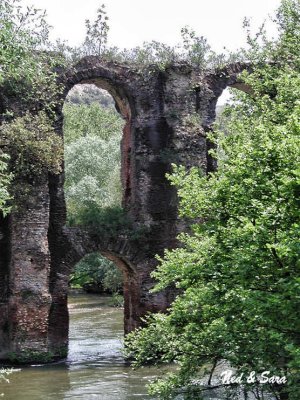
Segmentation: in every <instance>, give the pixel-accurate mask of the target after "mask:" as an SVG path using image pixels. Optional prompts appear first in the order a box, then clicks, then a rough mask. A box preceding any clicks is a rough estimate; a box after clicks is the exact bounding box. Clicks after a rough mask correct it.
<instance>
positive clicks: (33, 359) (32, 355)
mask: <svg viewBox="0 0 300 400" xmlns="http://www.w3.org/2000/svg"><path fill="white" fill-rule="evenodd" d="M8 357H9V360H10V361H11V362H12V363H14V364H20V365H22V364H28V363H43V364H44V363H49V362H51V361H53V359H54V358H55V355H54V353H52V352H51V351H43V352H42V351H38V350H23V351H22V352H21V353H15V352H10V353H9V355H8Z"/></svg>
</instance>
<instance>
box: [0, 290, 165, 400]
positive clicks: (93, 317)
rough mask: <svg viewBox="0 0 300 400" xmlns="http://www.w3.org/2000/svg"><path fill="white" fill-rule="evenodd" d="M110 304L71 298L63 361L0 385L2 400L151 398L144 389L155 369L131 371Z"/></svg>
mask: <svg viewBox="0 0 300 400" xmlns="http://www.w3.org/2000/svg"><path fill="white" fill-rule="evenodd" d="M108 301H109V299H108V298H106V297H99V296H93V295H76V296H70V299H69V308H70V346H69V356H68V359H67V361H66V362H64V363H58V364H54V365H48V366H35V367H28V368H22V370H21V371H20V372H18V373H15V374H13V375H11V379H10V381H11V383H10V384H1V389H0V393H1V392H4V394H5V396H4V400H41V399H42V400H44V399H45V400H65V399H80V400H92V399H93V400H94V399H99V400H100V399H101V400H102V399H103V400H134V399H150V397H149V396H148V395H147V390H146V387H145V385H146V384H147V383H148V382H149V380H150V379H152V378H153V377H155V376H157V374H158V373H157V369H154V368H152V369H151V368H143V369H140V370H138V371H133V370H132V369H131V368H130V367H129V366H128V365H127V364H125V362H124V360H123V357H122V353H121V348H122V339H123V310H120V309H116V308H112V307H109V306H108V305H107V304H108Z"/></svg>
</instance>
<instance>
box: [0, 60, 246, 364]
mask: <svg viewBox="0 0 300 400" xmlns="http://www.w3.org/2000/svg"><path fill="white" fill-rule="evenodd" d="M244 68H245V65H242V64H234V65H230V66H228V67H226V68H224V69H222V70H220V71H218V72H214V73H212V72H210V71H202V72H199V71H198V70H196V69H193V68H192V67H190V66H188V65H183V64H178V65H174V66H172V67H169V68H167V69H166V70H165V71H160V70H158V69H155V68H149V70H147V71H143V72H140V71H138V70H136V69H134V68H131V67H128V66H125V65H118V64H115V63H104V62H102V61H101V60H100V59H99V58H97V57H87V58H85V59H83V60H81V62H79V63H78V64H77V65H76V66H74V67H73V68H71V69H69V70H67V71H62V72H61V74H60V76H59V81H60V82H61V83H63V85H64V88H65V90H64V96H66V95H67V93H68V91H69V90H70V89H71V88H72V87H73V86H74V85H76V84H79V83H91V84H95V85H96V86H98V87H100V88H103V89H106V90H107V91H108V92H109V93H110V94H111V95H112V96H113V98H114V99H115V102H116V107H117V109H118V111H119V112H120V114H121V115H122V116H123V118H124V121H125V126H124V130H123V138H122V141H121V154H122V167H121V177H122V188H123V207H124V209H125V210H126V212H127V214H128V218H129V219H130V220H131V223H132V225H133V227H134V229H136V230H138V231H139V230H140V231H141V232H143V234H142V235H140V237H139V238H136V239H135V240H132V239H130V238H128V237H126V235H120V236H119V237H115V238H110V239H108V238H104V237H103V238H101V237H99V235H95V234H93V233H91V232H90V231H89V230H88V229H82V228H80V227H77V228H67V227H66V226H65V220H66V208H65V201H64V190H63V180H64V176H63V173H62V174H61V175H59V176H57V175H55V176H54V175H51V176H44V177H43V179H40V180H39V182H35V184H34V186H33V188H32V193H31V194H30V196H28V198H27V199H26V204H25V207H24V208H23V210H22V212H14V213H12V214H11V215H9V217H6V218H2V219H1V220H0V358H1V359H7V358H9V356H10V355H11V354H17V355H18V354H20V355H22V354H25V355H26V354H27V355H28V354H29V359H30V354H33V353H35V354H53V355H55V356H57V357H60V356H62V355H63V354H65V349H66V346H67V343H68V310H67V290H68V277H69V274H70V272H71V270H72V268H73V266H74V265H75V263H76V262H78V261H79V260H80V259H81V258H82V257H83V256H84V255H85V254H87V253H90V252H94V251H99V252H100V253H102V254H103V255H104V256H106V257H107V258H109V259H111V260H113V261H114V262H115V263H116V264H117V265H118V266H119V268H120V269H121V270H122V271H123V274H124V298H125V310H124V326H125V332H129V331H131V330H133V329H134V328H136V327H137V326H139V325H140V321H141V317H143V316H144V315H145V314H146V313H147V312H149V311H151V312H155V311H160V310H162V311H163V310H166V308H167V307H168V306H169V304H170V302H171V301H172V299H173V296H174V289H172V288H170V289H169V290H168V291H165V292H162V293H156V294H153V293H150V292H149V290H150V289H151V288H152V287H153V284H154V282H153V279H152V278H151V277H150V273H151V271H153V269H154V268H155V266H156V264H157V262H156V259H155V255H156V254H162V253H163V250H164V249H165V248H173V247H174V246H176V236H177V234H178V232H180V231H182V229H184V226H183V222H181V221H180V220H179V218H178V215H177V205H178V201H177V197H176V191H175V190H174V188H173V187H172V186H170V184H169V183H168V181H167V179H166V177H165V175H166V173H167V172H169V171H170V169H171V163H173V162H175V163H179V164H183V165H185V166H187V167H191V166H198V167H200V168H202V169H203V170H204V171H205V172H209V171H212V170H213V169H214V168H215V165H214V162H213V159H212V158H211V157H210V155H209V153H208V151H209V149H210V147H211V143H210V142H209V141H208V140H207V138H206V133H207V132H208V131H210V130H211V124H212V122H213V121H214V118H215V108H216V103H217V100H218V97H219V96H220V95H221V93H222V91H223V89H225V88H226V87H227V86H233V87H238V88H240V89H242V90H245V91H246V90H247V88H243V87H242V85H241V83H239V81H238V74H239V73H240V72H241V71H242V70H243V69H244ZM191 115H192V116H195V115H197V118H191ZM62 123H63V115H62V109H61V108H59V109H57V122H56V130H57V132H58V133H59V134H60V135H62Z"/></svg>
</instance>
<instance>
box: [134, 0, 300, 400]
mask: <svg viewBox="0 0 300 400" xmlns="http://www.w3.org/2000/svg"><path fill="white" fill-rule="evenodd" d="M299 21H300V2H299V1H298V0H286V1H283V2H282V5H281V7H280V9H279V11H278V15H277V22H278V26H279V39H278V41H275V42H263V43H264V45H263V48H261V46H260V45H258V42H257V41H254V42H253V41H252V42H251V43H250V44H251V53H250V55H249V57H251V59H252V60H253V62H254V61H255V60H256V61H257V63H256V64H253V71H252V72H251V74H248V73H244V74H243V75H242V77H241V79H243V80H244V82H245V83H246V84H248V85H249V86H251V87H252V90H253V94H252V96H248V95H246V94H244V93H241V94H239V95H237V98H236V101H235V102H234V103H233V106H232V107H231V108H230V111H228V116H229V120H228V121H227V123H226V124H227V128H228V132H229V133H230V134H228V135H224V134H223V133H221V132H219V133H217V134H216V135H215V136H214V135H210V139H211V140H214V141H215V143H216V144H217V145H218V146H219V148H221V150H222V151H221V152H213V154H214V156H215V157H218V156H219V155H220V154H221V155H222V157H218V162H219V169H218V171H216V172H214V173H210V174H209V176H204V175H203V173H200V172H199V170H198V169H196V168H193V169H191V170H190V171H189V172H188V171H186V170H185V168H183V167H174V174H173V175H172V176H170V177H169V178H170V180H171V183H172V184H173V185H175V186H176V187H177V189H178V195H179V198H180V214H181V216H184V217H188V218H192V219H194V220H195V221H199V220H200V221H202V222H201V223H195V224H194V225H193V226H192V233H191V234H181V235H180V240H181V243H182V246H181V247H180V248H178V249H175V250H172V251H166V252H165V255H164V257H163V258H160V265H159V267H158V269H157V271H155V272H154V273H153V277H154V278H155V279H157V281H158V284H157V286H156V288H155V289H154V290H155V291H159V290H162V289H164V288H166V287H168V286H169V285H174V284H175V285H176V287H177V288H178V289H179V290H180V294H179V295H178V296H177V298H176V300H175V301H174V302H173V304H172V306H171V308H170V309H169V313H168V314H156V315H153V316H151V317H150V318H149V319H148V324H147V327H145V328H141V329H139V330H137V331H136V332H133V333H131V334H129V336H128V338H127V346H128V347H127V349H128V354H129V355H130V356H131V357H133V358H134V359H135V365H142V364H147V363H149V362H150V363H151V362H152V363H155V364H159V363H168V362H176V364H177V365H178V369H177V370H176V371H175V372H174V373H172V374H170V375H169V376H166V377H164V379H161V380H159V381H158V382H156V383H153V384H152V385H151V389H150V392H151V394H155V395H159V396H160V398H162V399H173V398H174V397H175V396H176V394H178V393H183V395H184V396H185V395H186V398H197V399H201V398H203V396H202V395H203V390H207V389H209V388H211V387H212V382H211V377H212V375H213V374H214V373H215V369H216V367H217V366H219V368H220V367H221V366H222V365H224V360H226V362H227V366H230V367H231V368H233V370H234V371H236V374H235V375H236V376H239V375H240V374H243V376H244V377H245V380H246V379H247V377H248V376H251V373H252V371H254V372H255V374H256V378H257V377H258V376H259V374H261V373H262V372H263V371H270V376H278V377H285V379H286V380H287V382H286V383H285V384H276V383H274V382H272V381H270V382H264V383H261V382H259V380H257V379H254V381H252V382H247V381H246V382H245V386H244V389H245V391H246V392H247V393H248V394H249V393H250V392H251V393H253V392H255V393H256V395H257V398H264V397H265V396H268V397H269V396H270V395H271V394H272V395H273V396H275V398H277V399H280V400H287V399H288V400H297V399H298V398H299V392H300V381H299V367H300V352H299V332H300V321H299V309H300V297H299V287H300V286H299V283H300V274H299V272H300V263H299V254H300V247H299V242H300V214H299V204H300V179H299V178H300V169H299V165H300V104H299V98H300V51H299V50H300V44H299V43H300V29H299V27H300V24H299ZM263 57H265V60H266V61H269V60H270V59H271V60H272V61H276V62H273V63H269V62H266V61H265V62H264V63H262V62H261V61H262V58H263ZM227 368H228V367H227ZM199 382H202V383H201V384H200V383H199ZM203 382H205V385H204V383H203ZM230 389H231V391H232V393H231V395H229V394H228V395H227V393H226V394H225V396H226V397H225V398H232V397H233V398H237V396H238V394H237V390H239V388H238V387H237V386H236V385H234V384H233V385H230ZM266 393H268V395H266ZM230 396H232V397H230ZM234 396H235V397H234Z"/></svg>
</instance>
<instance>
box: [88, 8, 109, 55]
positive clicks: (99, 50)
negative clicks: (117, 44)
mask: <svg viewBox="0 0 300 400" xmlns="http://www.w3.org/2000/svg"><path fill="white" fill-rule="evenodd" d="M107 21H108V16H107V15H106V11H105V4H102V5H101V6H100V8H98V10H97V18H96V19H95V21H93V22H91V21H90V20H89V19H87V20H86V21H85V26H86V37H85V41H84V43H83V46H82V51H83V54H84V55H87V56H89V55H97V56H101V55H102V54H103V53H104V52H105V49H106V45H107V35H108V31H109V26H108V22H107Z"/></svg>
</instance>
